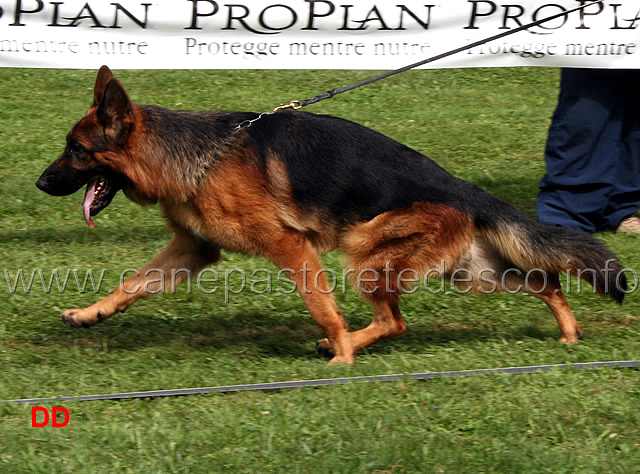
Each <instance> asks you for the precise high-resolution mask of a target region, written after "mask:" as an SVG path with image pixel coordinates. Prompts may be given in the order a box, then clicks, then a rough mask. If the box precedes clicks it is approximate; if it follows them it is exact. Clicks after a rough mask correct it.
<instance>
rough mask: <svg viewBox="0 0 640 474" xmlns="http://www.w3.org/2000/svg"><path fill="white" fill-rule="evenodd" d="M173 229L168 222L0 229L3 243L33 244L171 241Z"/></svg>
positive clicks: (0, 238) (0, 241) (0, 242)
mask: <svg viewBox="0 0 640 474" xmlns="http://www.w3.org/2000/svg"><path fill="white" fill-rule="evenodd" d="M170 237H171V232H170V231H169V230H168V229H167V228H166V227H165V226H154V227H149V226H113V227H106V226H105V227H103V228H102V229H100V230H94V231H92V230H89V229H85V228H84V227H71V228H51V229H30V230H5V231H1V232H0V244H7V243H16V242H17V243H20V244H21V245H25V242H29V243H34V244H52V243H56V242H59V243H64V244H72V243H79V244H81V245H84V244H86V243H87V242H86V241H87V240H90V241H91V244H97V243H102V242H108V243H112V244H124V243H132V242H136V243H139V242H149V241H159V242H162V241H168V240H169V238H170Z"/></svg>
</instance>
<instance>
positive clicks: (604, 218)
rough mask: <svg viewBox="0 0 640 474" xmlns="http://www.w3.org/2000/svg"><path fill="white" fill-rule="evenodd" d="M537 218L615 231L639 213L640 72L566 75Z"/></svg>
mask: <svg viewBox="0 0 640 474" xmlns="http://www.w3.org/2000/svg"><path fill="white" fill-rule="evenodd" d="M545 162H546V165H547V174H546V175H545V176H544V178H543V179H542V181H541V183H540V193H539V194H538V198H537V203H536V209H537V213H538V220H539V221H540V222H542V223H543V224H547V225H559V226H563V227H569V228H573V229H578V230H583V231H586V232H595V231H599V230H607V229H616V228H617V227H618V225H619V224H620V222H621V221H622V220H623V219H624V218H626V217H628V216H630V215H632V214H633V213H635V212H636V211H637V210H638V209H640V70H620V69H611V70H609V69H563V70H562V76H561V81H560V96H559V99H558V105H557V108H556V110H555V113H554V115H553V120H552V123H551V127H550V128H549V136H548V139H547V146H546V150H545Z"/></svg>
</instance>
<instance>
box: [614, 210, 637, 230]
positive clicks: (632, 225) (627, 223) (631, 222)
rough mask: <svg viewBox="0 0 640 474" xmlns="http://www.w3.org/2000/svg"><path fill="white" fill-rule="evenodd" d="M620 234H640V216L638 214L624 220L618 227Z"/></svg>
mask: <svg viewBox="0 0 640 474" xmlns="http://www.w3.org/2000/svg"><path fill="white" fill-rule="evenodd" d="M618 232H631V233H633V234H640V216H638V214H633V215H631V216H629V217H627V218H626V219H624V220H623V221H622V222H621V223H620V225H619V226H618Z"/></svg>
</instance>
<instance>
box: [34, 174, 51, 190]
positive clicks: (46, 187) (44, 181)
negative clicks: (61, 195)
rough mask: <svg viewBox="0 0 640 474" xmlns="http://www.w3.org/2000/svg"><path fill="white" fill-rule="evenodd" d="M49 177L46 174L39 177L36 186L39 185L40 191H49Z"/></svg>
mask: <svg viewBox="0 0 640 474" xmlns="http://www.w3.org/2000/svg"><path fill="white" fill-rule="evenodd" d="M47 181H48V180H47V177H46V176H45V175H42V176H40V177H39V178H38V181H36V186H38V189H39V190H40V191H44V192H45V193H46V192H49V185H48V183H47Z"/></svg>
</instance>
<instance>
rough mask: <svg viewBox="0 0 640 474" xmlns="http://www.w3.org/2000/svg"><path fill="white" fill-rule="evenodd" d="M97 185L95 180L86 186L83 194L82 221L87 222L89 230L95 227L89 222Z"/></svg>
mask: <svg viewBox="0 0 640 474" xmlns="http://www.w3.org/2000/svg"><path fill="white" fill-rule="evenodd" d="M97 184H98V180H97V179H96V180H95V181H92V182H91V183H89V184H87V190H86V192H85V193H84V201H82V212H83V213H84V220H86V221H87V225H88V226H89V227H91V228H93V227H95V226H96V225H95V224H94V223H93V221H92V220H91V203H92V202H93V200H94V199H95V197H96V185H97Z"/></svg>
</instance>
